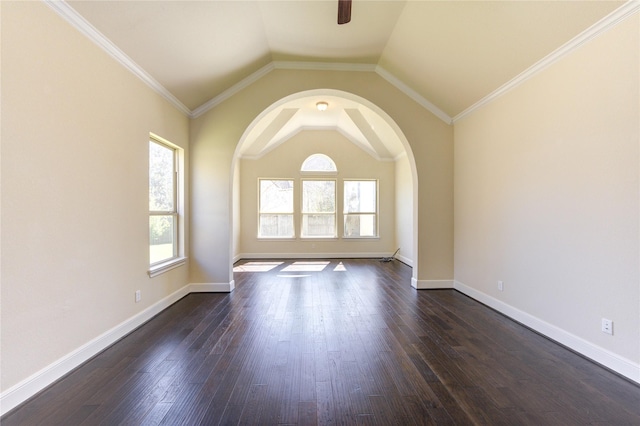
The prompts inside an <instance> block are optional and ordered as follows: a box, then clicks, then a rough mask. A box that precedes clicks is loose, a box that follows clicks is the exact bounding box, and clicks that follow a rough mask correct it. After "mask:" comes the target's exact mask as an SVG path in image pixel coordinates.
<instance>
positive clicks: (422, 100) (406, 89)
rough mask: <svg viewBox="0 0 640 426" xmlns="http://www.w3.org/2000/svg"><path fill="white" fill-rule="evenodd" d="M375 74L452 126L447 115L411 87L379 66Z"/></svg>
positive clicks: (450, 119)
mask: <svg viewBox="0 0 640 426" xmlns="http://www.w3.org/2000/svg"><path fill="white" fill-rule="evenodd" d="M376 74H378V75H379V76H380V77H382V78H384V79H385V80H387V82H389V83H391V85H392V86H394V87H395V88H396V89H398V90H400V91H401V92H402V93H404V94H405V95H407V96H409V97H410V98H411V99H413V100H414V101H416V102H417V103H418V104H420V105H421V106H422V107H423V108H425V109H426V110H427V111H429V112H431V113H432V114H433V115H435V116H436V117H438V118H439V119H440V120H442V121H444V122H445V123H447V124H452V123H453V120H452V118H451V117H449V114H447V113H446V112H444V111H442V110H441V109H440V108H438V107H437V106H435V105H434V104H432V103H431V102H429V101H428V100H427V99H425V98H424V97H423V96H422V95H420V94H419V93H418V92H416V91H415V90H413V89H412V88H411V87H409V86H407V85H406V84H405V83H404V82H402V81H401V80H400V79H398V78H397V77H396V76H394V75H393V74H391V73H390V72H389V71H387V70H385V69H384V68H382V67H381V66H379V65H378V66H376Z"/></svg>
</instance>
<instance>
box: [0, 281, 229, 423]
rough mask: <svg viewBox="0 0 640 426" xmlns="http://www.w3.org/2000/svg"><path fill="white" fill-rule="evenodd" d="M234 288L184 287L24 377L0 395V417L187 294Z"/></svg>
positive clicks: (205, 285) (211, 284) (210, 285)
mask: <svg viewBox="0 0 640 426" xmlns="http://www.w3.org/2000/svg"><path fill="white" fill-rule="evenodd" d="M234 287H235V282H234V281H231V282H230V283H227V284H224V283H206V284H187V285H186V286H184V287H182V288H181V289H179V290H177V291H175V292H174V293H172V294H170V295H169V296H167V297H165V298H164V299H162V300H160V301H158V302H156V303H154V304H153V305H151V306H149V307H148V308H147V309H145V310H144V311H142V312H139V313H138V314H136V315H134V316H132V317H131V318H129V319H127V320H125V321H123V322H122V323H120V324H118V325H117V326H115V327H113V328H112V329H111V330H108V331H106V332H105V333H103V334H101V335H100V336H98V337H96V338H95V339H93V340H91V341H89V342H87V343H86V344H84V345H82V346H81V347H79V348H78V349H76V350H74V351H73V352H70V353H69V354H67V355H65V356H63V357H62V358H60V359H58V360H57V361H55V362H54V363H52V364H50V365H48V366H46V367H45V368H43V369H42V370H40V371H38V372H37V373H35V374H33V375H31V376H29V377H27V378H26V379H24V380H22V381H21V382H20V383H17V384H16V385H14V386H12V387H11V388H9V389H7V390H6V391H4V392H2V394H1V395H0V416H2V415H4V414H6V413H7V412H9V411H11V410H12V409H14V408H15V407H17V406H18V405H20V404H22V403H23V402H25V401H26V400H28V399H29V398H31V397H32V396H34V395H35V394H37V393H38V392H40V391H41V390H43V389H44V388H46V387H47V386H49V385H50V384H52V383H53V382H55V381H56V380H58V379H60V378H62V377H63V376H64V375H66V374H68V373H69V372H71V371H72V370H73V369H74V368H77V367H79V366H80V365H82V363H84V362H86V361H88V360H89V359H91V358H92V357H94V356H96V355H97V354H99V353H100V352H102V351H103V350H105V349H106V348H108V347H109V346H111V345H112V344H114V343H115V342H117V341H118V340H120V339H122V338H123V337H125V336H126V335H127V334H129V333H131V332H132V331H133V330H135V329H136V328H138V327H140V326H141V325H142V324H144V323H145V322H147V321H149V320H150V319H151V318H153V317H154V316H156V315H157V314H159V313H160V312H162V311H163V310H165V309H167V308H168V307H169V306H171V305H172V304H174V303H175V302H177V301H178V300H180V299H182V298H183V297H184V296H186V295H188V294H189V293H200V292H230V291H232V290H233V289H234Z"/></svg>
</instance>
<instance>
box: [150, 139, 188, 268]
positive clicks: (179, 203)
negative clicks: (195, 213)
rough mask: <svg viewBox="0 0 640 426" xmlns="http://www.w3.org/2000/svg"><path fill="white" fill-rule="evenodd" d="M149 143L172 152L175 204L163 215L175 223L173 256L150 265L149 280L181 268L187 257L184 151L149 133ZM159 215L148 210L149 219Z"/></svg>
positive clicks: (158, 212)
mask: <svg viewBox="0 0 640 426" xmlns="http://www.w3.org/2000/svg"><path fill="white" fill-rule="evenodd" d="M149 141H153V142H155V143H158V144H160V145H164V146H166V147H168V148H170V149H173V151H174V173H175V179H174V184H173V185H174V203H175V211H171V212H166V213H164V214H171V215H175V218H176V223H175V229H174V233H175V237H174V238H175V247H174V256H173V257H172V258H170V259H165V260H162V261H159V262H156V263H154V264H150V265H149V267H148V269H147V274H148V275H149V278H153V277H156V276H158V275H161V274H163V273H165V272H167V271H170V270H172V269H174V268H177V267H179V266H182V265H184V264H186V262H187V259H188V258H187V257H186V256H185V241H186V240H185V223H184V220H185V218H184V206H185V199H184V193H185V191H184V179H185V177H184V151H183V149H182V148H181V147H179V146H178V145H176V144H173V143H171V142H169V141H168V140H166V139H164V138H162V137H160V136H158V135H156V134H153V133H149ZM154 214H155V215H160V214H163V212H160V211H153V212H152V211H151V210H149V217H151V216H152V215H154ZM149 246H150V241H148V242H147V247H149Z"/></svg>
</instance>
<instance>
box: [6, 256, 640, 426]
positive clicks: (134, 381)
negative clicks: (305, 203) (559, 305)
mask: <svg viewBox="0 0 640 426" xmlns="http://www.w3.org/2000/svg"><path fill="white" fill-rule="evenodd" d="M410 277H411V269H410V268H409V267H407V266H406V265H403V264H402V263H400V262H398V261H393V262H390V263H384V262H379V261H377V260H351V259H349V260H330V261H329V260H328V261H317V260H314V261H304V260H301V261H286V262H284V261H243V262H239V263H238V264H237V265H236V273H235V281H236V289H235V291H234V292H232V293H230V294H215V293H203V294H191V295H189V296H187V297H185V298H184V299H182V300H180V301H179V302H177V303H176V304H174V305H173V306H171V307H170V308H169V309H167V310H165V311H163V312H162V313H160V314H159V315H158V316H157V317H155V318H154V319H153V320H151V321H150V322H148V323H147V324H145V325H144V326H142V327H140V328H139V329H137V330H136V331H134V332H133V333H131V334H130V335H129V336H127V337H126V338H124V339H123V340H121V341H120V342H118V343H117V344H115V345H113V346H112V347H110V348H109V349H107V350H105V351H104V352H103V353H101V354H100V355H98V356H96V357H95V358H94V359H92V360H91V361H89V362H87V363H86V364H84V365H82V366H81V367H79V368H78V369H77V370H75V371H74V372H73V373H71V374H69V375H68V376H66V377H65V378H64V379H62V380H60V381H58V382H57V383H55V384H54V385H52V386H50V387H49V388H47V389H46V390H44V391H43V392H41V393H40V394H39V395H37V396H36V397H34V398H33V399H31V400H30V401H29V402H27V403H26V404H24V405H22V406H21V407H18V408H17V409H15V410H13V411H12V412H11V413H9V414H8V415H6V416H5V417H4V418H2V421H1V422H2V425H3V426H10V425H39V424H43V425H58V424H59V425H99V424H104V425H151V424H166V425H179V424H185V425H198V424H202V425H217V424H220V425H233V424H260V425H276V424H290V425H294V424H299V425H303V424H363V425H366V424H372V425H373V424H379V425H395V424H397V425H410V424H419V425H422V424H463V425H464V424H488V425H498V424H504V425H574V424H579V425H587V424H592V425H605V424H607V425H609V424H610V425H640V387H638V386H636V385H634V384H632V383H630V382H628V381H626V380H624V379H622V378H620V377H618V376H616V375H614V374H612V373H611V372H609V371H607V370H605V369H603V368H601V367H599V366H597V365H595V364H593V363H591V362H589V361H587V360H585V359H583V358H581V357H580V356H578V355H576V354H574V353H572V352H570V351H568V350H566V349H564V348H563V347H561V346H559V345H557V344H555V343H553V342H551V341H549V340H547V339H545V338H543V337H541V336H539V335H538V334H536V333H534V332H532V331H530V330H528V329H527V328H525V327H522V326H521V325H519V324H517V323H515V322H513V321H511V320H509V319H507V318H505V317H503V316H502V315H500V314H498V313H496V312H494V311H493V310H491V309H488V308H487V307H485V306H483V305H481V304H479V303H477V302H475V301H474V300H472V299H469V298H468V297H466V296H464V295H462V294H460V293H458V292H456V291H454V290H431V291H424V290H423V291H416V290H414V289H412V288H411V287H410Z"/></svg>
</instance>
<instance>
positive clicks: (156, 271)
mask: <svg viewBox="0 0 640 426" xmlns="http://www.w3.org/2000/svg"><path fill="white" fill-rule="evenodd" d="M185 263H187V258H186V257H177V258H175V259H171V260H168V261H166V262H163V263H159V264H157V265H153V266H151V267H150V268H149V270H148V271H147V274H149V278H153V277H156V276H158V275H160V274H164V273H165V272H167V271H170V270H172V269H174V268H177V267H178V266H182V265H184V264H185Z"/></svg>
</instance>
